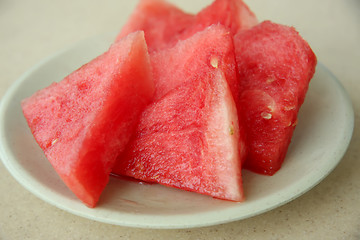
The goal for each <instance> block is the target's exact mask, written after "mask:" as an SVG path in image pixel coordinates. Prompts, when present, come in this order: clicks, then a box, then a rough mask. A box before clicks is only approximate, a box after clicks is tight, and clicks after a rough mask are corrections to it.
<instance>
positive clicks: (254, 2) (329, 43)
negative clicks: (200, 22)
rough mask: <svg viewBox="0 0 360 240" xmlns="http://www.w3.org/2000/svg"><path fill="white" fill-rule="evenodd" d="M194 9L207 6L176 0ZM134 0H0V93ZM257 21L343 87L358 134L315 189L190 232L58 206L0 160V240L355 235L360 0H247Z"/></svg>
mask: <svg viewBox="0 0 360 240" xmlns="http://www.w3.org/2000/svg"><path fill="white" fill-rule="evenodd" d="M171 2H174V3H176V4H177V5H178V6H181V7H184V8H185V9H186V10H188V11H190V12H196V11H198V10H200V9H201V8H202V7H204V6H206V5H207V4H209V3H210V1H209V0H207V1H200V0H177V1H175V0H173V1H171ZM136 3H137V1H134V0H128V1H125V0H122V1H119V0H117V1H116V0H102V1H94V0H88V1H85V0H78V1H72V0H62V1H60V0H53V1H45V0H0V97H2V96H3V95H4V93H5V91H6V90H7V88H9V87H10V85H11V84H12V83H13V82H14V81H15V80H16V79H17V78H18V77H20V76H21V75H22V74H23V73H24V72H26V71H27V70H28V69H29V68H31V67H32V66H34V65H35V64H37V63H38V62H39V61H41V60H43V59H44V58H46V57H48V56H49V55H52V54H54V53H56V52H57V51H59V50H62V49H65V48H67V47H69V46H71V45H73V44H75V43H77V42H79V41H81V40H84V39H87V38H89V37H92V36H94V35H99V34H102V33H107V32H110V31H117V30H120V29H121V26H122V25H123V24H124V22H125V21H126V19H127V17H128V16H129V14H130V13H131V11H132V9H133V8H134V6H135V5H136ZM247 3H248V5H249V6H250V8H251V9H252V10H253V11H254V12H255V13H256V15H257V16H258V18H259V20H265V19H270V20H273V21H274V22H278V23H282V24H286V25H292V26H295V27H296V29H297V30H298V31H299V32H300V34H301V35H302V36H303V37H304V38H305V39H306V40H307V41H308V42H309V44H310V45H311V47H312V48H313V50H314V52H315V53H316V54H317V57H318V60H319V61H320V62H322V63H323V64H324V65H325V66H327V67H328V68H329V69H330V70H331V71H332V72H333V73H334V74H335V75H336V76H337V77H338V79H339V80H340V81H341V82H342V84H343V85H344V87H345V88H346V90H347V91H348V92H349V94H350V96H351V99H352V101H353V106H354V110H355V117H356V119H355V131H354V136H353V140H352V142H351V144H350V147H349V149H348V151H347V153H346V155H345V156H344V158H343V160H342V161H341V162H340V164H339V165H338V167H337V168H336V169H335V170H334V171H333V172H332V173H331V174H330V175H329V176H328V177H327V178H326V179H325V180H324V181H323V182H321V183H320V184H319V185H318V186H316V187H315V188H314V189H312V190H311V191H309V192H308V193H306V194H305V195H303V196H301V197H299V198H298V199H296V200H294V201H292V202H290V203H288V204H286V205H285V206H282V207H280V208H277V209H275V210H272V211H270V212H268V213H265V214H262V215H259V216H256V217H253V218H250V219H247V220H242V221H238V222H233V223H229V224H224V225H219V226H214V227H207V228H199V229H189V230H144V229H134V228H125V227H119V226H112V225H107V224H102V223H98V222H94V221H91V220H87V219H83V218H81V217H77V216H74V215H72V214H69V213H67V212H64V211H62V210H59V209H57V208H55V207H53V206H51V205H49V204H47V203H45V202H43V201H42V200H40V199H38V198H37V197H35V196H34V195H32V194H31V193H30V192H28V191H27V190H25V189H24V188H23V187H22V186H21V185H19V184H18V183H17V182H16V181H15V180H14V179H13V178H12V176H11V175H10V174H9V173H8V172H7V170H6V169H5V167H4V166H3V165H2V164H0V192H1V193H0V239H6V240H7V239H9V240H10V239H11V240H12V239H208V240H212V239H354V240H355V239H360V174H359V169H360V156H359V154H360V148H359V143H360V132H359V129H358V127H357V125H358V123H359V110H360V109H359V108H360V94H359V92H360V76H359V68H360V47H359V44H360V1H359V0H343V1H340V0H317V1H313V0H302V1H295V0H272V1H267V0H248V1H247Z"/></svg>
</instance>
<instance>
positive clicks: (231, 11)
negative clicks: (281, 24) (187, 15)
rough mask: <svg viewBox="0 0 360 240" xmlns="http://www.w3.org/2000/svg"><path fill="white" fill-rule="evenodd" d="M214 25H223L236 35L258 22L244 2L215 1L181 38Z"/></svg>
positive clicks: (199, 15)
mask: <svg viewBox="0 0 360 240" xmlns="http://www.w3.org/2000/svg"><path fill="white" fill-rule="evenodd" d="M212 24H222V25H224V26H225V27H227V28H229V30H230V32H231V34H232V35H235V34H236V33H237V32H238V31H239V30H244V29H249V28H251V27H253V26H255V25H256V24H258V20H257V18H256V16H255V14H254V13H253V12H252V11H251V10H250V9H249V7H248V6H247V5H246V4H245V3H244V2H243V1H242V0H215V1H214V2H213V3H212V4H211V5H209V6H208V7H206V8H204V9H203V10H202V11H200V12H199V13H198V14H197V15H196V19H195V23H194V24H193V25H191V26H189V27H188V28H187V29H186V31H184V33H183V34H182V36H181V38H182V39H185V38H187V37H189V36H192V35H193V34H194V33H196V32H198V31H201V30H203V29H204V28H206V27H208V26H210V25H212Z"/></svg>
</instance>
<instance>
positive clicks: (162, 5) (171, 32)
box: [116, 0, 258, 52]
mask: <svg viewBox="0 0 360 240" xmlns="http://www.w3.org/2000/svg"><path fill="white" fill-rule="evenodd" d="M257 23H258V21H257V18H256V16H255V14H254V13H253V12H251V10H250V9H249V7H248V6H247V5H246V4H245V3H244V2H243V1H242V0H216V1H214V2H213V3H212V4H211V5H210V6H208V7H206V8H204V9H203V10H202V11H200V12H199V13H198V14H197V15H193V14H188V13H185V12H184V11H182V10H181V9H179V8H177V7H176V6H174V5H172V4H170V3H168V2H166V1H165V0H140V3H139V4H138V6H137V7H136V9H135V10H134V12H133V13H132V15H131V17H130V19H129V21H128V22H127V23H126V25H125V26H124V27H123V29H122V30H121V32H120V33H119V35H118V36H117V38H116V39H120V38H122V37H123V36H125V35H127V34H129V33H131V32H133V31H136V30H143V31H144V32H145V37H146V41H147V44H148V46H149V51H150V52H152V51H157V50H162V49H165V48H171V47H173V46H174V45H175V44H176V43H177V42H178V41H179V40H185V39H187V38H189V37H191V36H193V35H194V34H195V33H197V32H200V31H203V30H204V29H205V28H207V27H209V26H211V25H213V24H221V25H223V26H225V27H227V28H229V30H230V32H231V34H233V35H234V34H235V33H236V32H237V31H239V30H241V29H248V28H250V27H252V26H254V25H256V24H257Z"/></svg>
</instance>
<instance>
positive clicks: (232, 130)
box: [229, 126, 234, 136]
mask: <svg viewBox="0 0 360 240" xmlns="http://www.w3.org/2000/svg"><path fill="white" fill-rule="evenodd" d="M229 130H230V135H231V136H232V135H234V128H233V126H230V128H229Z"/></svg>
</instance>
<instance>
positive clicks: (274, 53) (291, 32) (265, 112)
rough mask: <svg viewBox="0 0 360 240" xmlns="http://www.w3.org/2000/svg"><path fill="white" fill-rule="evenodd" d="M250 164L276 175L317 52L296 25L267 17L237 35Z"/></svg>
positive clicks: (259, 170)
mask: <svg viewBox="0 0 360 240" xmlns="http://www.w3.org/2000/svg"><path fill="white" fill-rule="evenodd" d="M234 42H235V51H236V61H237V66H238V72H239V79H240V85H241V97H240V105H241V108H242V111H241V113H240V114H241V117H242V118H243V119H244V121H245V130H246V133H247V138H248V142H247V145H248V150H249V151H248V158H247V160H246V162H245V168H248V169H250V170H252V171H255V172H258V173H262V174H267V175H273V174H274V173H275V172H276V171H277V170H279V169H280V167H281V164H282V162H283V160H284V158H285V155H286V153H287V149H288V146H289V144H290V141H291V137H292V134H293V131H294V128H295V126H296V124H297V115H298V111H299V109H300V107H301V105H302V103H303V101H304V98H305V94H306V91H307V89H308V85H309V81H310V80H311V78H312V76H313V74H314V72H315V66H316V56H315V54H314V53H313V51H312V50H311V48H310V47H309V45H308V44H307V43H306V42H305V40H303V39H302V38H301V37H300V35H299V34H298V33H297V32H296V31H295V29H294V28H291V27H287V26H283V25H279V24H275V23H272V22H270V21H265V22H263V23H261V24H259V25H257V26H255V27H254V28H252V29H250V30H247V31H241V32H239V33H238V34H237V35H236V36H235V38H234Z"/></svg>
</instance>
